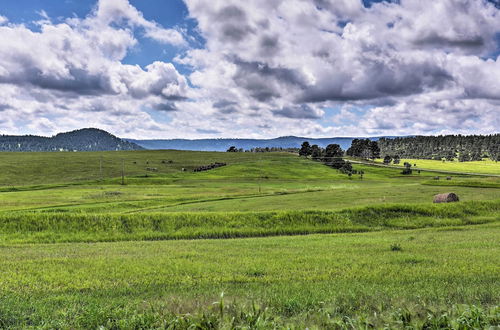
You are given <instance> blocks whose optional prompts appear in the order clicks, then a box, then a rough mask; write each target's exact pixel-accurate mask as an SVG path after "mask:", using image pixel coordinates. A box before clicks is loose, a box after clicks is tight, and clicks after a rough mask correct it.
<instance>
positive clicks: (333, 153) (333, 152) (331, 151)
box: [323, 144, 344, 162]
mask: <svg viewBox="0 0 500 330" xmlns="http://www.w3.org/2000/svg"><path fill="white" fill-rule="evenodd" d="M342 156H344V150H342V148H341V147H340V145H338V144H329V145H327V146H326V149H325V153H324V155H323V157H324V158H325V161H326V162H328V161H330V160H332V159H333V158H337V157H342Z"/></svg>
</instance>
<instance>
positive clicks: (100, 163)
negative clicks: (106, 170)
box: [99, 156, 104, 181]
mask: <svg viewBox="0 0 500 330" xmlns="http://www.w3.org/2000/svg"><path fill="white" fill-rule="evenodd" d="M99 177H100V179H101V181H103V180H104V178H103V176H102V156H101V158H100V159H99Z"/></svg>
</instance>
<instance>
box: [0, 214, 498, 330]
mask: <svg viewBox="0 0 500 330" xmlns="http://www.w3.org/2000/svg"><path fill="white" fill-rule="evenodd" d="M499 237H500V227H499V225H498V223H497V224H494V225H480V226H468V227H456V228H453V229H450V228H447V229H444V230H443V229H423V230H412V231H384V232H377V233H366V234H337V235H313V236H294V237H277V238H252V239H236V240H196V241H162V242H121V243H98V244H81V243H77V244H49V245H44V244H39V245H36V246H32V245H24V246H8V247H3V248H1V249H0V275H1V276H0V287H1V288H2V293H1V294H0V299H1V300H0V301H1V302H2V303H1V304H0V327H9V326H17V327H27V326H45V327H47V328H58V327H73V328H97V327H98V326H104V327H107V328H112V327H123V328H133V327H162V326H164V327H166V326H168V325H170V326H174V325H177V326H178V327H179V328H183V324H184V326H186V324H204V326H202V327H210V326H209V325H210V324H212V325H214V327H215V326H216V325H220V323H223V324H224V325H225V326H226V327H228V328H229V327H230V325H231V323H233V324H235V325H247V326H248V325H251V324H254V325H256V326H260V327H261V328H271V327H274V326H285V325H295V326H297V327H299V328H301V327H302V328H303V327H305V326H310V327H322V328H324V327H337V328H341V327H342V326H343V327H345V328H350V327H354V328H360V327H365V326H368V325H370V324H372V325H373V326H376V327H382V326H384V325H391V326H392V327H394V328H402V327H404V326H409V325H412V326H415V327H418V328H421V327H422V326H423V325H424V324H427V325H428V326H429V328H432V325H435V328H438V326H437V325H442V326H443V325H454V326H455V327H456V328H458V326H459V325H462V329H468V328H473V327H474V326H475V327H476V328H482V327H486V325H491V326H495V325H496V326H498V325H499V324H500V317H499V313H500V310H499V308H498V307H496V308H494V306H498V303H499V301H498V297H499V296H500V281H499V275H498V274H499V266H498V265H499V264H500V250H499V247H500V245H499V244H498V243H499ZM391 246H392V247H394V246H399V247H400V249H401V250H399V251H398V250H396V249H394V248H391ZM221 293H224V300H223V305H221V301H220V298H219V297H220V294H221ZM213 302H217V303H216V304H215V305H214V304H213ZM252 304H253V305H254V307H252ZM472 306H477V307H472ZM266 309H267V310H266ZM264 311H265V312H264ZM467 325H469V327H468V326H467Z"/></svg>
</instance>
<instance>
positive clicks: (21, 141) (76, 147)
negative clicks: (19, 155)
mask: <svg viewBox="0 0 500 330" xmlns="http://www.w3.org/2000/svg"><path fill="white" fill-rule="evenodd" d="M140 149H143V148H142V147H140V146H138V145H137V144H135V143H133V142H129V141H125V140H122V139H120V138H118V137H116V136H114V135H112V134H110V133H108V132H106V131H103V130H100V129H96V128H84V129H80V130H76V131H71V132H67V133H60V134H57V135H55V136H52V137H44V136H34V135H23V136H14V135H0V151H24V152H30V151H115V150H140Z"/></svg>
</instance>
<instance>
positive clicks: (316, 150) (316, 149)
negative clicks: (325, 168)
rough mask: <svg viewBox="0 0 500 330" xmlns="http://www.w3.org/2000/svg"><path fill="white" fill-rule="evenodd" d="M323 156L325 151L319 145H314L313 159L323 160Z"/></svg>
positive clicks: (312, 149) (312, 150)
mask: <svg viewBox="0 0 500 330" xmlns="http://www.w3.org/2000/svg"><path fill="white" fill-rule="evenodd" d="M322 155H323V150H322V149H321V148H320V147H319V146H318V145H317V144H313V145H312V146H311V157H312V158H313V159H315V160H321V159H322Z"/></svg>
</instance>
